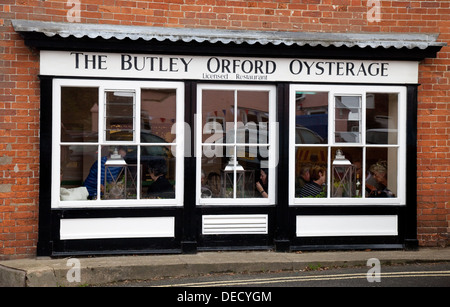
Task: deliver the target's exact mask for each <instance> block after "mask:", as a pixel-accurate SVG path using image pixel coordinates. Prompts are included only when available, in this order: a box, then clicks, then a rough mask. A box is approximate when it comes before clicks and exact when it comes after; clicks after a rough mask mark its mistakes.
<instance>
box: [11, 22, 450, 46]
mask: <svg viewBox="0 0 450 307" xmlns="http://www.w3.org/2000/svg"><path fill="white" fill-rule="evenodd" d="M12 25H13V27H14V30H15V31H16V32H19V33H21V32H36V33H43V34H45V35H46V36H48V37H54V36H60V37H62V38H68V37H70V36H73V37H75V38H83V37H88V38H91V39H95V38H103V39H106V40H108V39H113V38H114V39H118V40H123V39H131V40H138V39H143V40H145V41H150V40H158V41H165V40H169V41H171V42H179V41H182V42H186V43H189V42H197V43H203V42H209V43H223V44H230V43H233V44H243V43H247V44H250V45H254V44H257V43H258V44H261V45H267V44H273V45H286V46H291V45H298V46H305V45H309V46H312V47H315V46H322V47H330V46H334V47H342V46H345V47H360V48H365V47H371V48H378V47H383V48H391V47H394V48H396V49H400V48H407V49H412V48H419V49H422V50H423V49H427V48H428V47H443V46H446V45H447V44H446V43H445V42H438V41H437V38H438V34H435V33H430V34H423V33H324V32H283V31H241V30H221V29H204V28H167V27H166V28H165V27H146V26H124V25H111V24H83V23H65V22H45V21H34V20H13V21H12Z"/></svg>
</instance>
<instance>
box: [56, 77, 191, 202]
mask: <svg viewBox="0 0 450 307" xmlns="http://www.w3.org/2000/svg"><path fill="white" fill-rule="evenodd" d="M65 86H70V87H92V88H98V89H99V91H98V105H99V114H98V118H99V120H98V125H99V127H98V131H99V135H98V142H73V143H69V142H64V143H63V142H61V87H65ZM141 89H174V90H176V119H175V123H180V124H177V125H174V127H172V131H174V132H175V133H176V139H175V140H174V141H173V142H172V143H161V144H160V143H141V142H140V137H139V136H140V132H141V125H140V124H137V123H135V132H134V133H135V135H134V138H133V139H134V140H133V141H106V140H105V137H104V131H103V128H104V109H103V105H104V99H105V92H106V91H109V90H126V91H134V92H135V99H136V100H135V106H136V110H135V117H136V120H135V121H137V120H139V118H140V116H136V114H140V111H141V110H140V101H141ZM184 96H185V95H184V83H182V82H160V81H125V80H118V81H115V80H114V81H112V80H100V79H99V80H94V79H90V80H85V79H53V107H52V116H53V119H52V180H51V195H52V203H51V207H52V208H103V207H125V208H131V207H148V206H151V207H155V206H156V207H158V206H170V207H172V206H182V205H183V190H184V147H185V146H184ZM112 144H120V145H124V146H136V147H137V152H138V153H139V152H140V147H141V145H142V146H145V145H151V146H158V145H164V146H169V147H171V148H172V149H173V146H175V150H172V153H173V155H174V157H175V158H176V157H178V158H177V159H176V163H175V164H176V165H175V178H176V189H175V198H173V199H119V200H105V199H100V198H98V199H96V200H81V201H61V200H60V179H59V178H60V165H61V161H60V160H61V145H83V146H87V145H92V146H100V147H101V146H110V145H112ZM100 159H101V152H100V151H99V153H98V161H100ZM137 163H138V172H139V168H140V166H139V164H140V155H139V154H138V161H137ZM98 176H100V174H99V175H98ZM138 181H139V184H138V185H137V192H138V193H137V194H138V195H140V194H141V193H140V189H141V184H140V179H139V180H138ZM138 198H139V196H138Z"/></svg>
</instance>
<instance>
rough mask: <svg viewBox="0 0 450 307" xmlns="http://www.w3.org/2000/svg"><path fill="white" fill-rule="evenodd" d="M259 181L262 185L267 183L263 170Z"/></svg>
mask: <svg viewBox="0 0 450 307" xmlns="http://www.w3.org/2000/svg"><path fill="white" fill-rule="evenodd" d="M259 179H261V182H262V183H264V184H266V183H267V174H266V173H265V172H264V171H263V170H261V171H260V176H259Z"/></svg>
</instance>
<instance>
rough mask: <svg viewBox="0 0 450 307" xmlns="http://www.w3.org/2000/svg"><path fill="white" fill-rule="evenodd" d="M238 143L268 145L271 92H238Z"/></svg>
mask: <svg viewBox="0 0 450 307" xmlns="http://www.w3.org/2000/svg"><path fill="white" fill-rule="evenodd" d="M237 110H238V116H237V129H238V130H237V140H236V142H237V143H252V144H268V135H269V131H268V129H269V125H268V123H269V92H267V91H238V92H237Z"/></svg>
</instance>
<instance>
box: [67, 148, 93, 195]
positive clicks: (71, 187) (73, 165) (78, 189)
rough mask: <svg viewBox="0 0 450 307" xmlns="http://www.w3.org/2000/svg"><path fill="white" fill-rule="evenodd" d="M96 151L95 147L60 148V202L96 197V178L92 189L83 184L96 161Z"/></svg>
mask: <svg viewBox="0 0 450 307" xmlns="http://www.w3.org/2000/svg"><path fill="white" fill-rule="evenodd" d="M97 150H98V147H97V146H84V145H70V146H61V174H60V182H61V184H60V188H61V189H60V193H61V194H60V200H63V201H66V200H87V199H88V197H89V196H91V198H92V197H94V196H96V195H97V188H96V187H97V177H95V180H94V181H93V184H94V185H95V187H94V188H92V189H91V187H90V186H86V185H85V184H84V182H85V179H86V178H87V177H88V175H89V172H90V169H91V166H92V164H93V163H94V162H95V161H97ZM95 165H97V163H95Z"/></svg>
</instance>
